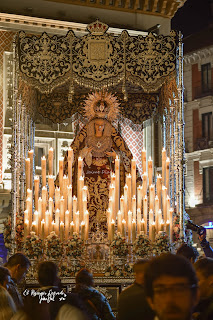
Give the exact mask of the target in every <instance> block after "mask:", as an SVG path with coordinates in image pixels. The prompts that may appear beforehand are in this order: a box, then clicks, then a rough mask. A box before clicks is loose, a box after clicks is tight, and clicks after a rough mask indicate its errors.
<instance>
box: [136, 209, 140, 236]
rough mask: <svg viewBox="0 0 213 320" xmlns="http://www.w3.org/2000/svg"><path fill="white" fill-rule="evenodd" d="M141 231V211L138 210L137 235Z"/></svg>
mask: <svg viewBox="0 0 213 320" xmlns="http://www.w3.org/2000/svg"><path fill="white" fill-rule="evenodd" d="M140 231H141V209H140V208H138V209H137V234H140Z"/></svg>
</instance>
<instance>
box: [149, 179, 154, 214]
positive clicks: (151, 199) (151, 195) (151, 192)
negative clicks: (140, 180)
mask: <svg viewBox="0 0 213 320" xmlns="http://www.w3.org/2000/svg"><path fill="white" fill-rule="evenodd" d="M154 199H155V186H154V184H151V185H150V186H149V209H150V210H152V211H154Z"/></svg>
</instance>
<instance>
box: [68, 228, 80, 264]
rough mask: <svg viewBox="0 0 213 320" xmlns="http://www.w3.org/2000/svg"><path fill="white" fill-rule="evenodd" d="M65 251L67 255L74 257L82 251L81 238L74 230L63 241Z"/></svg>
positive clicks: (78, 255)
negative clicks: (71, 234) (64, 241)
mask: <svg viewBox="0 0 213 320" xmlns="http://www.w3.org/2000/svg"><path fill="white" fill-rule="evenodd" d="M65 252H66V255H67V256H71V257H74V258H77V257H80V256H81V255H82V253H83V252H84V246H83V240H81V239H80V238H79V236H78V234H77V233H76V232H73V236H72V237H70V238H69V239H68V240H67V242H66V243H65Z"/></svg>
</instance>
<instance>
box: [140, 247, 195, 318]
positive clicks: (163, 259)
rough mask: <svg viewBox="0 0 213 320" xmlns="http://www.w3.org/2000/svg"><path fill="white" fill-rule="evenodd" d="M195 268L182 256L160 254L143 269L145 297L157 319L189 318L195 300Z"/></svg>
mask: <svg viewBox="0 0 213 320" xmlns="http://www.w3.org/2000/svg"><path fill="white" fill-rule="evenodd" d="M197 282H198V281H197V277H196V273H195V270H194V268H193V266H192V264H191V263H190V261H188V260H187V259H185V258H184V257H181V256H178V255H173V254H170V253H168V254H163V255H161V256H159V257H157V258H154V259H153V260H152V261H150V263H149V267H148V268H146V270H145V275H144V286H145V292H146V295H147V300H148V302H149V304H150V306H151V308H152V309H153V310H154V311H155V312H156V314H157V315H158V317H159V320H189V319H191V314H192V312H193V308H194V306H195V305H196V304H197V302H198V298H199V297H198V290H197V286H198V283H197Z"/></svg>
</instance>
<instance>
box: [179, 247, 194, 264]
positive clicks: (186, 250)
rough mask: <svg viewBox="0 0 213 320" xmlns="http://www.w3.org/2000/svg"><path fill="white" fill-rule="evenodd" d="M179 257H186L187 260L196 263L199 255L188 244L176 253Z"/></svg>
mask: <svg viewBox="0 0 213 320" xmlns="http://www.w3.org/2000/svg"><path fill="white" fill-rule="evenodd" d="M176 253H177V254H178V255H181V256H183V257H185V258H186V259H188V260H190V261H191V263H195V261H196V260H197V258H198V256H199V253H198V251H197V249H196V248H195V247H192V246H190V245H189V244H187V243H183V244H182V245H181V246H180V247H179V248H178V249H177V252H176Z"/></svg>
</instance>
